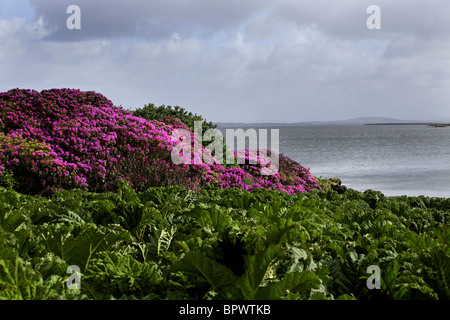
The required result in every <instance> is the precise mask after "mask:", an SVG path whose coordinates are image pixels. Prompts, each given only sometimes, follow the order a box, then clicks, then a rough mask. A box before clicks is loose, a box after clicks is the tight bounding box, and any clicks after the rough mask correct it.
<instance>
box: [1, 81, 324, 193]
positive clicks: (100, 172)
mask: <svg viewBox="0 0 450 320" xmlns="http://www.w3.org/2000/svg"><path fill="white" fill-rule="evenodd" d="M176 129H185V130H187V129H188V127H187V126H186V125H185V124H183V123H181V121H179V120H177V119H170V121H167V122H162V121H158V120H148V119H143V118H140V117H136V116H133V114H132V113H131V112H130V111H127V110H124V109H123V108H121V107H117V106H114V105H113V103H112V102H111V101H110V100H108V99H107V98H106V97H104V96H103V95H101V94H99V93H96V92H93V91H88V92H83V91H80V90H71V89H51V90H43V91H41V92H37V91H34V90H24V89H13V90H10V91H8V92H5V93H0V184H2V181H5V177H7V176H8V177H11V176H12V177H13V179H14V188H15V189H16V190H18V191H20V192H24V193H29V194H46V193H48V192H51V191H53V190H57V189H73V188H86V189H88V190H89V191H94V192H104V191H111V190H114V189H115V187H116V182H117V181H118V180H125V181H127V182H128V183H130V185H131V186H133V187H134V188H135V189H137V190H144V189H146V188H148V187H152V186H168V185H179V186H183V187H186V188H189V189H201V188H208V187H209V188H211V187H218V188H242V189H245V190H250V191H251V190H253V189H255V188H270V189H277V190H280V191H283V192H288V193H295V192H308V191H311V190H314V189H319V188H320V187H319V186H318V184H317V181H316V180H315V179H314V177H313V176H312V175H311V173H310V172H309V170H308V169H306V168H304V167H302V166H300V165H299V164H297V163H295V162H294V161H292V160H290V159H288V158H286V157H284V156H283V155H280V162H279V168H280V170H278V172H275V173H274V174H272V175H266V176H263V175H261V170H263V169H264V165H262V164H261V162H257V163H256V164H251V163H248V161H246V162H245V163H244V164H241V165H239V166H238V167H232V168H225V167H223V166H222V165H221V164H220V163H218V162H217V161H216V162H215V163H211V164H205V163H200V164H195V163H194V162H193V163H192V164H186V163H181V164H175V163H174V162H173V161H172V159H171V151H172V149H173V148H174V146H176V145H177V144H178V143H179V140H178V139H175V138H174V137H172V133H173V132H174V130H176ZM192 143H193V144H195V143H196V139H192ZM192 150H194V151H192V155H191V157H192V158H195V157H201V156H202V155H199V154H196V153H195V150H198V149H197V148H193V149H192ZM200 150H203V151H204V150H205V149H204V147H202V148H200ZM203 151H202V152H203ZM235 156H236V157H238V156H239V154H238V153H235ZM243 156H244V157H247V158H248V154H247V155H243ZM261 159H262V158H261ZM247 160H248V159H247ZM3 184H4V183H3Z"/></svg>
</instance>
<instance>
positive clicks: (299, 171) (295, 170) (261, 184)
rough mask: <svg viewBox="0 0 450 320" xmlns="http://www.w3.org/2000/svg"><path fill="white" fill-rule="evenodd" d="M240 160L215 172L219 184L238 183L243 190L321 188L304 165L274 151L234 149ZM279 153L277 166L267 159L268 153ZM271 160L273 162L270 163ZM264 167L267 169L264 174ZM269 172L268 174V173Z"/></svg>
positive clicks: (302, 189) (285, 190)
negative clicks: (218, 173) (237, 164)
mask: <svg viewBox="0 0 450 320" xmlns="http://www.w3.org/2000/svg"><path fill="white" fill-rule="evenodd" d="M234 155H235V157H236V158H237V159H238V160H239V161H238V163H242V164H240V166H239V167H238V168H230V169H226V170H222V171H221V170H220V168H216V170H217V171H219V172H221V174H220V175H219V176H218V178H217V179H218V181H219V187H220V188H230V187H235V186H239V187H241V188H242V189H245V190H250V191H251V190H253V189H260V188H267V189H275V190H278V191H281V192H285V193H297V192H302V193H303V192H310V191H312V190H318V189H320V186H319V184H318V181H317V180H316V178H315V177H314V176H313V175H312V174H311V172H310V170H309V169H308V168H305V167H303V166H301V165H300V164H298V163H297V162H295V161H293V160H291V159H290V158H288V157H286V156H285V155H283V154H278V155H277V154H275V153H273V152H271V151H270V150H265V149H262V150H248V149H244V150H239V151H234ZM272 156H273V157H278V168H277V169H278V170H275V169H276V168H275V165H274V164H272V163H271V162H270V157H272ZM271 164H272V166H270V165H271ZM263 171H266V172H265V173H264V174H263ZM269 173H270V174H269Z"/></svg>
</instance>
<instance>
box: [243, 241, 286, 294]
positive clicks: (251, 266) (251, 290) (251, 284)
mask: <svg viewBox="0 0 450 320" xmlns="http://www.w3.org/2000/svg"><path fill="white" fill-rule="evenodd" d="M277 249H278V248H277V247H276V246H275V245H270V246H268V247H267V248H266V249H265V250H264V251H262V252H260V253H258V254H256V255H252V256H247V257H246V270H245V273H244V274H243V276H242V277H241V278H240V279H239V282H238V284H237V285H238V288H239V290H240V291H241V294H242V296H243V298H244V299H249V300H253V299H255V298H256V294H257V292H258V290H259V288H260V287H261V286H263V284H264V283H265V280H267V278H268V276H269V274H270V268H271V266H272V263H273V262H274V260H275V259H276V257H277V254H278V250H277Z"/></svg>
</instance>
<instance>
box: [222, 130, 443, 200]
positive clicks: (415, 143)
mask: <svg viewBox="0 0 450 320" xmlns="http://www.w3.org/2000/svg"><path fill="white" fill-rule="evenodd" d="M237 128H240V129H243V130H244V131H246V130H247V129H255V130H256V132H258V133H259V131H258V130H260V129H266V130H267V132H268V138H267V141H268V146H269V148H270V146H271V143H270V142H271V138H272V137H274V140H273V141H272V143H273V144H272V145H273V146H277V143H278V148H279V152H280V153H282V154H284V155H286V156H288V157H290V158H291V159H293V160H295V161H297V162H298V163H300V164H301V165H303V166H305V167H308V168H310V170H311V172H312V173H313V174H314V175H316V176H319V177H322V178H339V179H340V180H341V181H342V184H343V185H345V186H347V187H349V188H352V189H355V190H358V191H365V190H368V189H371V190H377V191H381V192H382V193H383V194H384V195H386V196H400V195H407V196H420V195H423V196H428V197H445V198H450V127H432V126H428V125H317V126H312V125H311V126H289V125H280V126H277V125H267V126H265V125H237V124H233V125H226V126H221V125H219V126H218V129H220V130H221V131H222V133H223V134H224V137H225V132H226V131H225V130H226V129H234V130H236V129H237ZM273 130H278V131H273ZM277 132H278V135H279V138H278V139H276V138H275V137H276V135H275V133H277ZM277 140H278V141H277ZM227 143H228V142H227ZM236 146H237V144H236ZM236 146H235V148H237V147H236ZM272 149H273V147H272Z"/></svg>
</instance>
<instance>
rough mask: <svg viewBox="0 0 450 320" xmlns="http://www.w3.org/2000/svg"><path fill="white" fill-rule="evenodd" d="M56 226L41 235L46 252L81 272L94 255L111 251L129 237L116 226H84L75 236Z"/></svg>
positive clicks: (71, 231) (69, 229) (67, 230)
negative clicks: (51, 253) (58, 257)
mask: <svg viewBox="0 0 450 320" xmlns="http://www.w3.org/2000/svg"><path fill="white" fill-rule="evenodd" d="M56 226H57V228H51V227H49V228H48V230H46V232H45V233H44V234H43V237H44V240H45V243H46V246H47V248H48V250H49V251H51V252H54V253H55V254H56V255H58V256H60V257H61V258H62V259H63V260H64V261H66V262H67V263H68V264H70V265H76V266H78V267H79V268H80V270H82V272H84V271H86V268H87V267H88V265H89V262H90V260H91V259H92V258H93V257H94V256H95V255H96V254H98V253H99V252H101V251H108V250H111V249H113V248H114V246H116V245H117V244H118V243H119V242H121V241H123V240H125V239H128V238H129V237H130V235H129V233H128V232H126V231H125V230H124V229H122V228H121V227H120V226H116V225H110V226H108V228H106V227H103V226H98V227H97V226H96V225H95V224H91V223H89V224H85V225H84V226H83V229H82V230H81V231H80V233H79V234H78V235H76V236H74V234H73V233H74V232H73V230H72V229H71V228H70V227H66V226H61V225H56Z"/></svg>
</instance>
